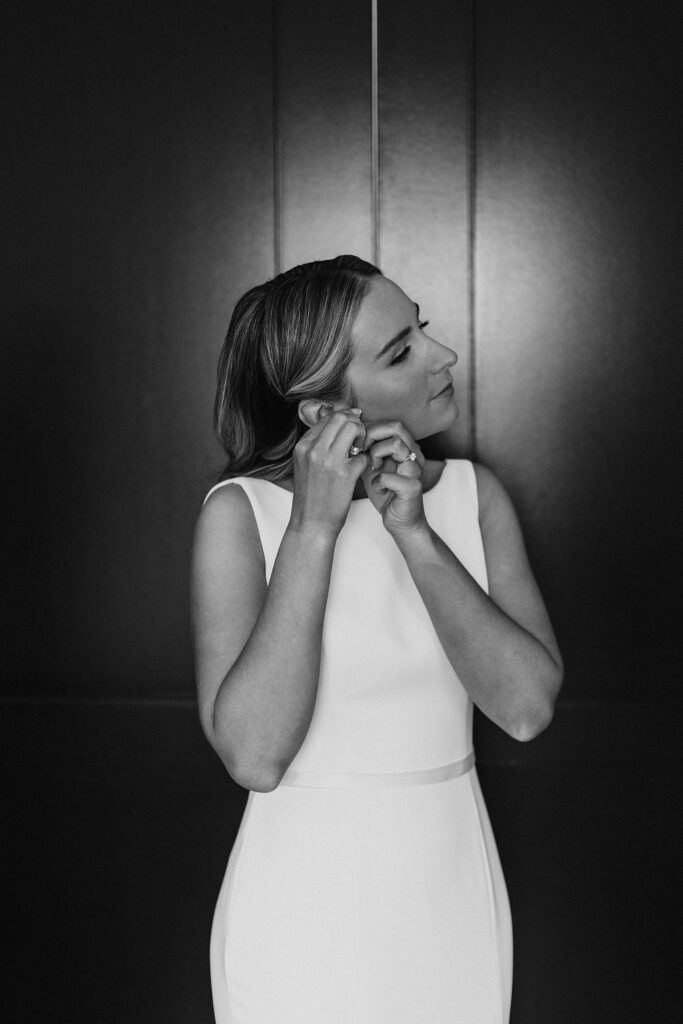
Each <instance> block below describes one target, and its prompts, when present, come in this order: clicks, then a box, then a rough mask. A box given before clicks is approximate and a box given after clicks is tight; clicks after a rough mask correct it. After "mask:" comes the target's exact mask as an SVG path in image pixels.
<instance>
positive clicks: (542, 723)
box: [510, 705, 553, 743]
mask: <svg viewBox="0 0 683 1024" xmlns="http://www.w3.org/2000/svg"><path fill="white" fill-rule="evenodd" d="M552 720H553V707H552V705H546V706H545V707H544V708H543V709H542V710H541V709H536V710H535V711H534V712H533V713H531V712H530V713H528V714H526V715H523V716H522V717H521V718H519V719H518V720H517V721H516V722H515V723H514V725H513V726H512V728H511V729H510V735H511V736H512V738H513V739H515V740H519V742H520V743H528V742H529V740H533V739H535V738H536V737H537V736H539V735H540V734H541V733H542V732H543V731H544V730H545V729H547V728H548V726H549V725H550V723H551V722H552Z"/></svg>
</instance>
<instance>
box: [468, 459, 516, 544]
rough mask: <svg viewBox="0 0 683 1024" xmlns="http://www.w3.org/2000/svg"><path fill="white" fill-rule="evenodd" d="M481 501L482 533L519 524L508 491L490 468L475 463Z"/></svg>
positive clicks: (480, 519)
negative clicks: (497, 527)
mask: <svg viewBox="0 0 683 1024" xmlns="http://www.w3.org/2000/svg"><path fill="white" fill-rule="evenodd" d="M472 465H473V466H474V475H475V478H476V481H477V495H478V500H479V524H480V526H481V528H482V531H484V530H486V529H489V528H491V527H495V526H501V525H505V524H506V523H507V524H512V523H515V524H516V523H517V514H516V512H515V508H514V505H513V503H512V499H511V497H510V495H509V494H508V492H507V490H506V489H505V487H504V486H503V484H502V483H501V481H500V480H499V478H498V477H497V476H496V474H495V473H494V472H493V470H491V469H489V468H488V466H484V465H483V464H482V463H481V462H474V463H473V464H472Z"/></svg>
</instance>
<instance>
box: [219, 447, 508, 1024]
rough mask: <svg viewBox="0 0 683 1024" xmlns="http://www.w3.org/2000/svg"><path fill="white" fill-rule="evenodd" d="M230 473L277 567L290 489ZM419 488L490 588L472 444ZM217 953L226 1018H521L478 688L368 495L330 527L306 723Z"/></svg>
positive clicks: (263, 812) (253, 804) (248, 844)
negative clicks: (484, 769) (479, 727)
mask: <svg viewBox="0 0 683 1024" xmlns="http://www.w3.org/2000/svg"><path fill="white" fill-rule="evenodd" d="M228 483H232V484H238V485H239V486H241V487H242V488H243V489H244V491H245V492H246V494H247V496H248V498H249V500H250V502H251V505H252V508H253V511H254V516H255V518H256V523H257V525H258V529H259V533H260V537H261V543H262V545H263V552H264V557H265V564H266V577H267V579H268V580H269V579H270V575H271V572H272V568H273V563H274V561H275V558H276V555H277V552H278V548H279V545H280V542H281V540H282V536H283V534H284V532H285V529H286V527H287V524H288V522H289V518H290V514H291V507H292V494H291V493H290V492H289V491H286V490H284V488H281V487H279V486H278V485H277V484H274V483H272V481H269V480H264V479H258V478H254V477H234V478H232V479H231V480H226V481H222V482H221V483H219V484H217V485H216V487H221V486H225V485H227V484H228ZM215 489H216V488H215V487H214V488H211V490H210V491H209V494H207V496H206V498H205V501H206V500H207V499H208V497H209V495H210V494H212V493H213V491H214V490H215ZM424 508H425V514H426V518H427V521H428V522H429V524H430V526H431V527H432V529H434V530H435V531H436V532H437V533H438V534H439V535H440V537H441V538H442V540H444V541H445V543H446V544H447V545H448V546H449V547H450V548H451V550H452V551H453V552H454V554H455V555H456V556H457V558H458V559H459V560H460V561H461V562H462V563H463V565H464V566H465V568H466V569H467V570H468V572H469V573H470V574H471V575H472V576H473V577H474V579H475V580H477V582H478V583H479V584H480V586H481V587H482V588H483V589H484V590H487V587H488V584H487V576H486V565H485V561H484V551H483V545H482V538H481V533H480V530H479V523H478V510H477V488H476V477H475V474H474V467H473V466H472V463H471V462H469V461H467V460H464V459H447V460H446V465H445V468H444V470H443V472H442V475H441V477H440V478H439V480H438V481H437V483H436V485H435V486H434V487H433V488H432V489H431V490H429V491H427V492H426V493H425V494H424ZM293 642H294V641H293ZM210 963H211V985H212V993H213V1003H214V1011H215V1016H216V1021H217V1024H507V1022H508V1020H509V1012H510V1000H511V990H512V923H511V917H510V906H509V901H508V894H507V890H506V886H505V880H504V876H503V873H502V869H501V865H500V860H499V857H498V851H497V848H496V844H495V840H494V836H493V833H492V830H491V824H490V821H489V817H488V813H487V810H486V806H485V803H484V799H483V796H482V792H481V789H480V785H479V779H478V777H477V771H476V767H475V765H474V752H473V749H472V702H471V700H470V698H469V696H468V694H467V692H466V691H465V689H464V687H463V685H462V684H461V682H460V680H459V679H458V676H457V675H456V673H455V672H454V670H453V668H452V666H451V664H450V662H449V661H448V659H447V657H446V655H445V653H444V651H443V648H442V647H441V644H440V641H439V639H438V636H437V633H436V631H435V629H434V627H433V625H432V622H431V619H430V618H429V614H428V612H427V610H426V608H425V605H424V603H423V601H422V599H421V597H420V594H419V591H418V589H417V587H416V586H415V583H414V581H413V579H412V576H411V575H410V572H409V570H408V567H407V565H406V563H405V560H404V558H403V556H402V555H401V553H400V551H399V549H398V547H397V546H396V544H395V542H394V540H393V539H392V537H391V535H390V534H389V533H388V532H387V531H386V529H385V528H384V526H383V523H382V519H381V516H380V514H379V512H378V511H377V510H376V509H375V507H374V505H373V504H372V502H371V501H370V500H369V498H364V499H360V500H354V501H352V502H351V506H350V509H349V513H348V517H347V519H346V522H345V524H344V526H343V527H342V530H341V532H340V533H339V536H338V539H337V543H336V547H335V552H334V560H333V567H332V574H331V581H330V589H329V596H328V602H327V608H326V613H325V621H324V627H323V637H322V660H321V668H320V679H319V687H318V694H317V700H316V705H315V709H314V714H313V718H312V721H311V724H310V727H309V730H308V733H307V735H306V738H305V740H304V742H303V744H302V746H301V747H300V749H299V751H298V752H297V754H296V757H295V758H294V760H293V761H292V763H291V765H290V767H289V769H288V770H287V772H286V773H285V775H284V777H283V778H282V780H281V782H280V784H279V786H278V787H277V788H276V789H275V790H273V791H271V792H268V793H261V792H253V791H250V792H249V796H248V798H247V803H246V807H245V810H244V814H243V817H242V821H241V824H240V828H239V831H238V834H237V837H236V840H235V843H234V846H233V848H232V852H231V854H230V857H229V860H228V864H227V869H226V873H225V877H224V880H223V884H222V887H221V889H220V893H219V896H218V901H217V904H216V908H215V912H214V917H213V926H212V930H211V942H210Z"/></svg>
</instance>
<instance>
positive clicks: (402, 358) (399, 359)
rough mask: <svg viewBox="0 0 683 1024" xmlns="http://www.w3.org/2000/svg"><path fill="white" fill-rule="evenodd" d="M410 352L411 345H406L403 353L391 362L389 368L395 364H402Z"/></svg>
mask: <svg viewBox="0 0 683 1024" xmlns="http://www.w3.org/2000/svg"><path fill="white" fill-rule="evenodd" d="M409 352H410V345H406V347H405V348H404V349H403V350H402V351H401V352H399V354H398V355H397V356H396V358H395V359H392V360H391V362H390V363H389V366H393V365H394V363H402V362H403V360H404V359H405V357H406V356H407V355H408V353H409Z"/></svg>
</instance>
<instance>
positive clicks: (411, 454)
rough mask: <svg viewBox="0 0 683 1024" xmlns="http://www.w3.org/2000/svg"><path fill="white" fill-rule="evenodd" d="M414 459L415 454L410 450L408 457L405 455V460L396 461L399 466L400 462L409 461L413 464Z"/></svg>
mask: <svg viewBox="0 0 683 1024" xmlns="http://www.w3.org/2000/svg"><path fill="white" fill-rule="evenodd" d="M416 458H417V453H416V452H414V451H412V450H411V451H410V453H409V454H408V455H406V457H405V459H399V460H398V461H399V465H400V463H401V462H407V461H408V459H410V461H411V462H415V459H416Z"/></svg>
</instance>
